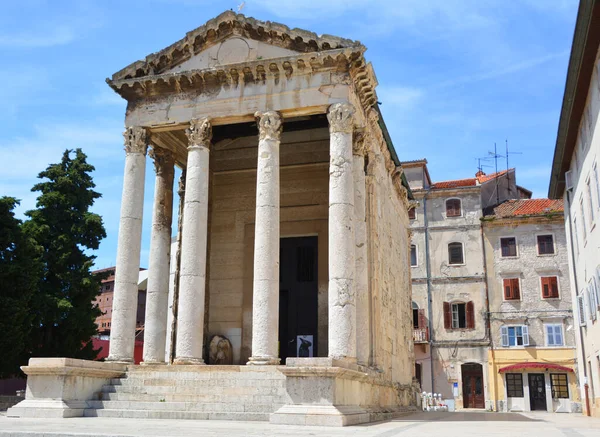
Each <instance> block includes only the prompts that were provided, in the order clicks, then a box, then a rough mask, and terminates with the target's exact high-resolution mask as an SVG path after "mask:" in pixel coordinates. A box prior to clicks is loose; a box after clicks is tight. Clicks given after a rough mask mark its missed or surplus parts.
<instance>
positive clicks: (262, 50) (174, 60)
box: [112, 11, 362, 81]
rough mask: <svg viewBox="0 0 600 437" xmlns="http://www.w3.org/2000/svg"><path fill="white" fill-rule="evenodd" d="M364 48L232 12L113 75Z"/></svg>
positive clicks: (149, 73)
mask: <svg viewBox="0 0 600 437" xmlns="http://www.w3.org/2000/svg"><path fill="white" fill-rule="evenodd" d="M359 47H362V46H361V44H360V42H358V41H352V40H349V39H344V38H340V37H336V36H332V35H321V36H318V35H317V34H315V33H314V32H309V31H306V30H302V29H290V28H289V27H288V26H285V25H283V24H279V23H274V22H270V21H259V20H255V19H254V18H250V17H246V16H244V15H242V14H236V13H234V12H232V11H226V12H223V13H222V14H220V15H219V16H218V17H216V18H213V19H211V20H209V21H207V22H206V23H205V24H204V25H202V26H200V27H198V28H197V29H194V30H192V31H191V32H188V33H187V34H186V36H185V37H184V38H182V39H181V40H179V41H177V42H175V43H174V44H172V45H170V46H169V47H167V48H165V49H163V50H160V51H159V52H156V53H153V54H151V55H148V56H146V58H145V59H144V60H140V61H136V62H134V63H132V64H130V65H128V66H127V67H125V68H123V69H122V70H120V71H118V72H117V73H115V74H114V75H113V76H112V80H113V81H117V80H124V79H133V78H141V77H145V76H155V75H159V74H163V73H177V72H182V71H189V70H203V69H207V68H215V67H220V66H223V65H227V64H238V63H242V62H249V61H256V60H261V59H270V58H282V57H286V56H291V55H294V54H305V53H314V52H322V51H330V50H332V49H347V48H359Z"/></svg>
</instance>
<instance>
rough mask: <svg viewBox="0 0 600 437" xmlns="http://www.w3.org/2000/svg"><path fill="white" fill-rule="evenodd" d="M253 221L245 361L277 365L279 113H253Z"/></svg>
mask: <svg viewBox="0 0 600 437" xmlns="http://www.w3.org/2000/svg"><path fill="white" fill-rule="evenodd" d="M256 117H257V118H258V129H259V140H258V163H257V166H256V220H255V231H254V286H253V293H252V356H251V357H250V359H249V361H248V364H256V365H260V364H279V354H278V350H277V341H278V332H279V144H280V139H281V115H280V114H279V113H278V112H275V111H268V112H265V113H258V112H257V113H256Z"/></svg>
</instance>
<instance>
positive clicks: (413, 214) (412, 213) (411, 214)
mask: <svg viewBox="0 0 600 437" xmlns="http://www.w3.org/2000/svg"><path fill="white" fill-rule="evenodd" d="M408 218H409V219H411V220H415V219H416V218H417V209H416V208H411V209H409V210H408Z"/></svg>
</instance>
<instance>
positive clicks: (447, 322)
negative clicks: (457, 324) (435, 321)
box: [444, 302, 452, 329]
mask: <svg viewBox="0 0 600 437" xmlns="http://www.w3.org/2000/svg"><path fill="white" fill-rule="evenodd" d="M444 328H446V329H451V328H452V314H451V313H450V303H449V302H444Z"/></svg>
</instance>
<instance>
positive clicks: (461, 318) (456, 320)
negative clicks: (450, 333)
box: [444, 302, 475, 329]
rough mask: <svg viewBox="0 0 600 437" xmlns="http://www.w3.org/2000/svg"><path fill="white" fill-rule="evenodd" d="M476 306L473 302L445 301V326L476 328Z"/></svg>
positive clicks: (450, 327)
mask: <svg viewBox="0 0 600 437" xmlns="http://www.w3.org/2000/svg"><path fill="white" fill-rule="evenodd" d="M474 309H475V307H474V304H473V302H467V303H452V304H451V303H449V302H444V328H446V329H474V328H475V310H474Z"/></svg>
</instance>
